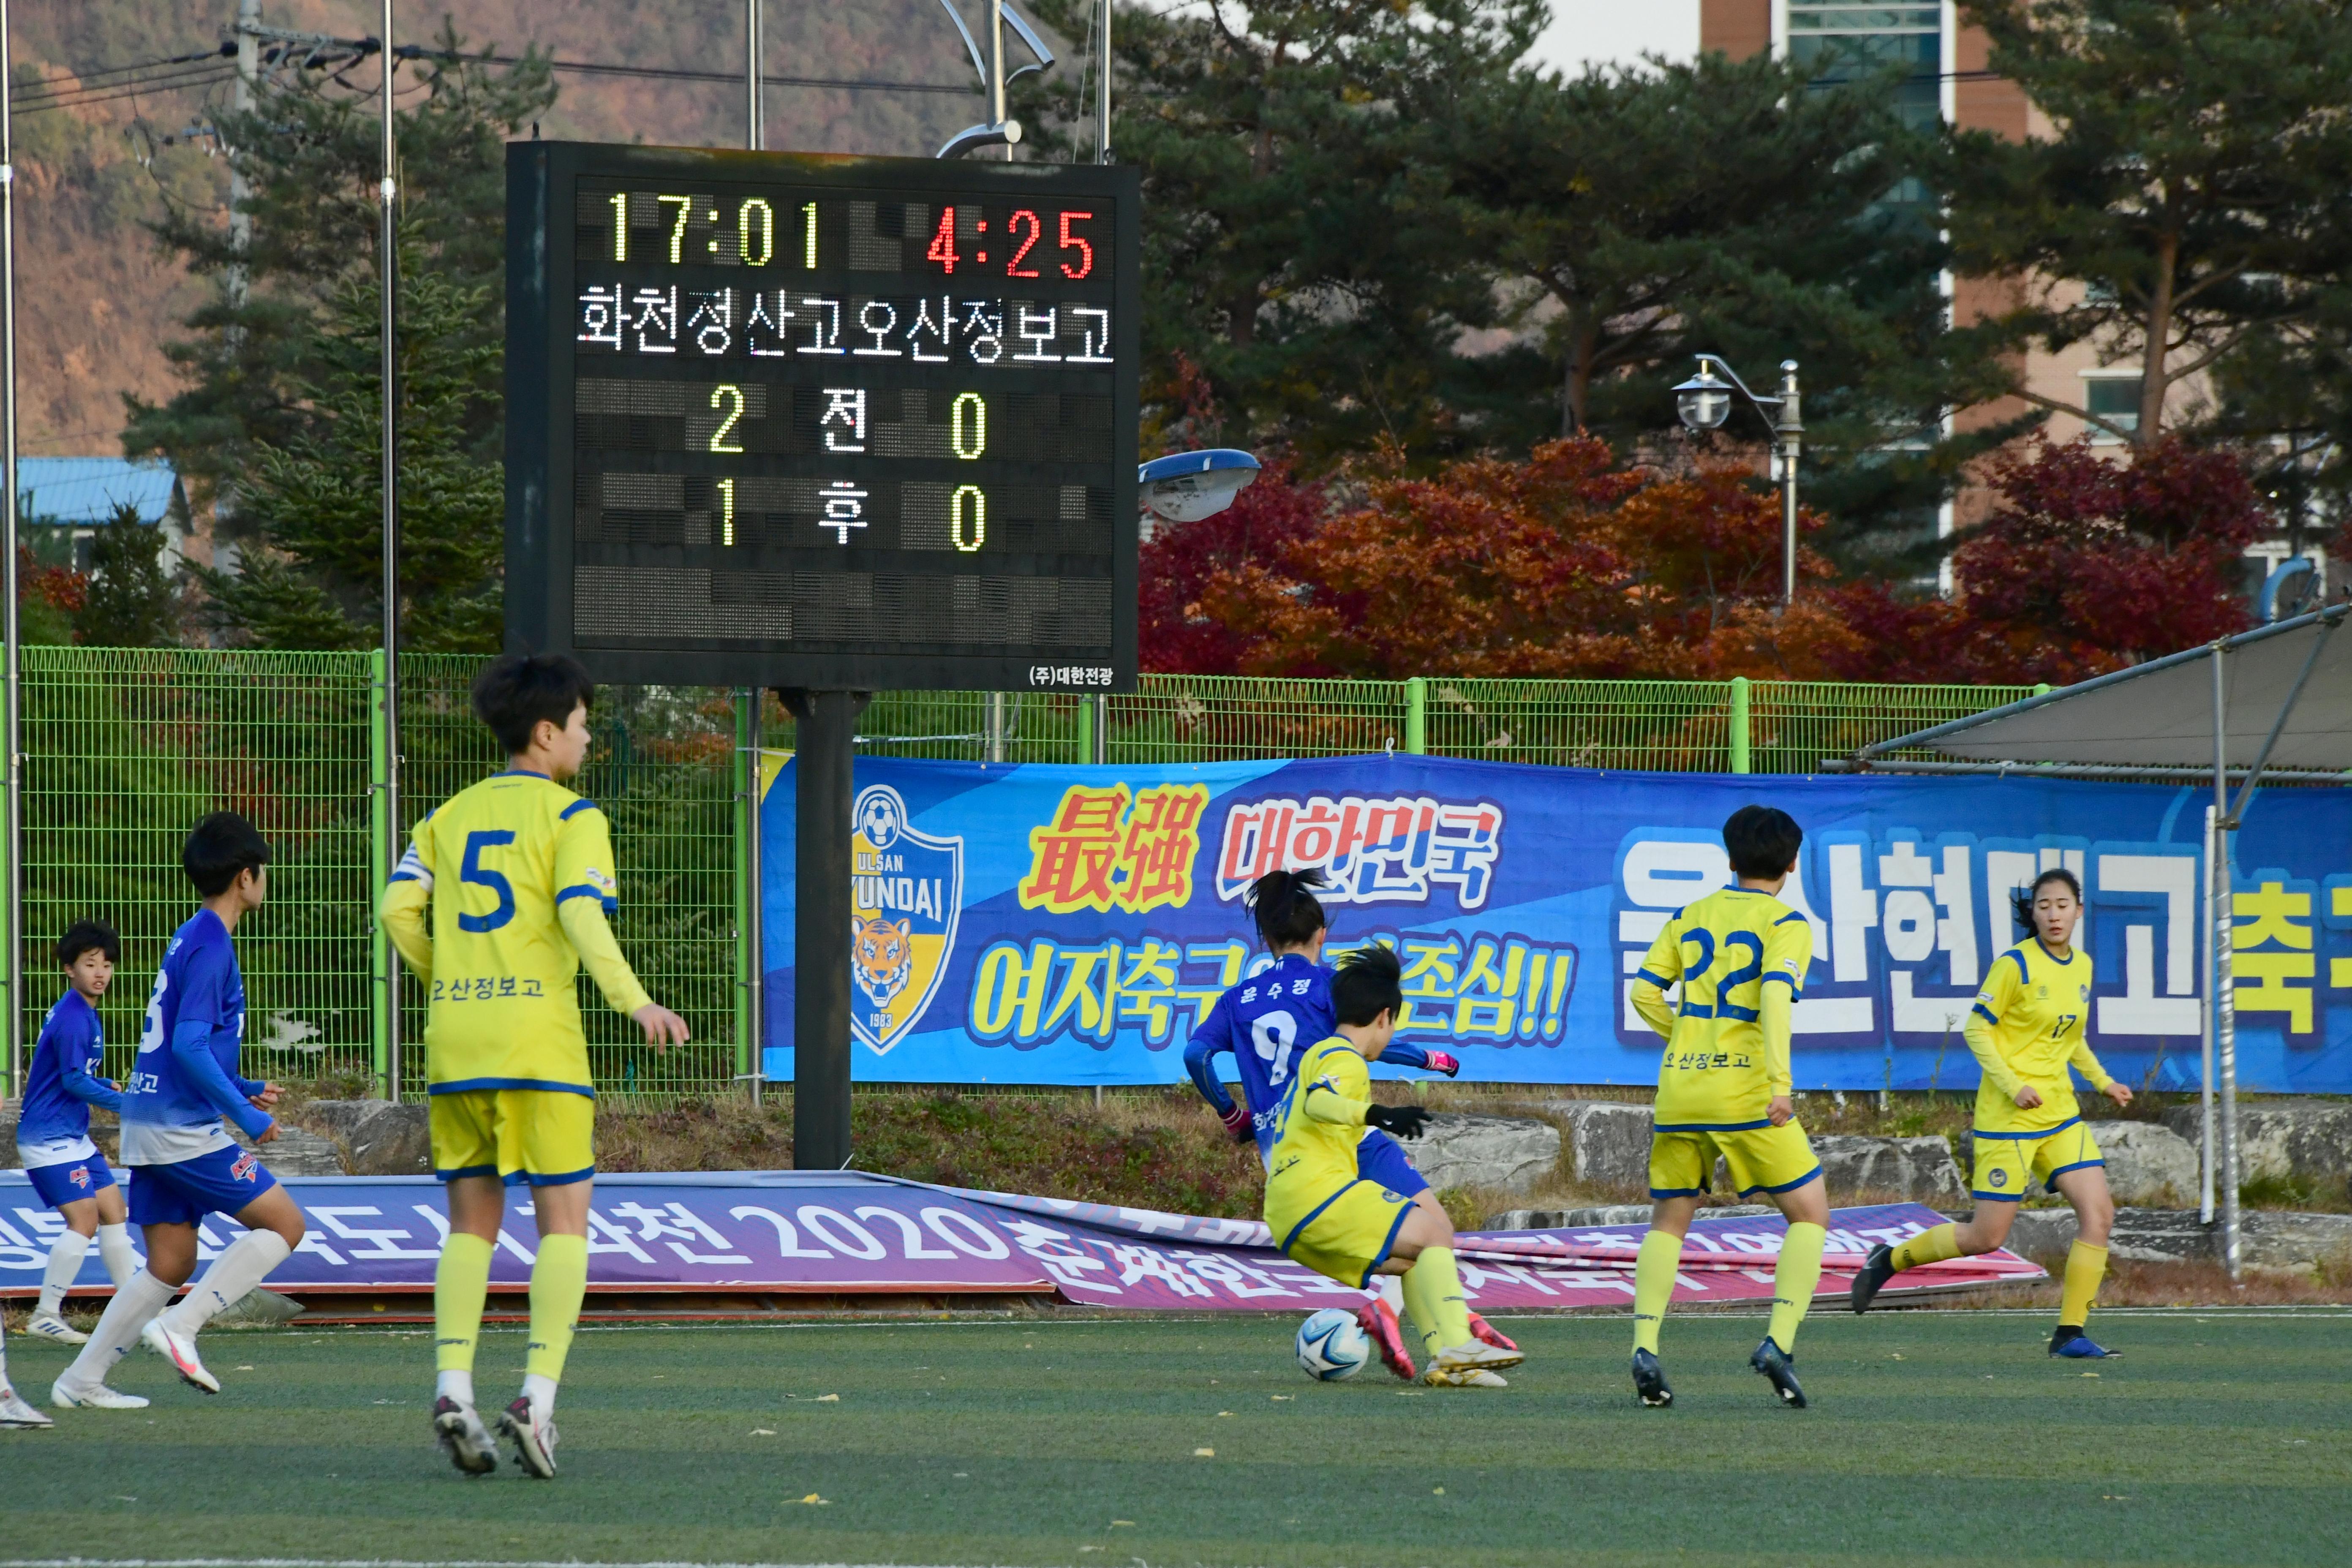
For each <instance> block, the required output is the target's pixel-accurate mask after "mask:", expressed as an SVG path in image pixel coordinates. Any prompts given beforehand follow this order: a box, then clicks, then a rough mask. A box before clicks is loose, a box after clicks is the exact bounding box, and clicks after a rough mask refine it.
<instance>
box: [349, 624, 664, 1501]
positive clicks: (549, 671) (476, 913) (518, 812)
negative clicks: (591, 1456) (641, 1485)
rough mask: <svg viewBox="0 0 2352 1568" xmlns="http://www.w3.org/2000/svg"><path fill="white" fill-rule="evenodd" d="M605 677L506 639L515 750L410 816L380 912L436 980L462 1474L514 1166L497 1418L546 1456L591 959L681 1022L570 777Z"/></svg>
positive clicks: (580, 1196)
mask: <svg viewBox="0 0 2352 1568" xmlns="http://www.w3.org/2000/svg"><path fill="white" fill-rule="evenodd" d="M595 695H596V688H595V686H594V684H593V682H592V681H590V680H589V679H588V672H587V671H586V670H584V669H583V668H581V667H580V666H579V665H578V664H577V663H575V662H574V661H572V659H569V658H561V657H556V656H551V655H542V656H539V657H536V658H526V657H523V656H521V655H517V654H509V655H508V656H506V657H505V658H500V659H499V660H497V661H496V662H495V663H493V664H491V665H490V667H489V668H487V669H485V670H483V671H482V673H481V675H480V676H479V677H478V679H476V680H475V682H474V711H475V713H476V714H477V715H478V716H479V717H480V719H481V721H482V722H483V723H485V724H487V725H488V726H489V729H490V731H491V732H492V733H493V734H495V735H496V736H497V737H498V739H499V745H500V746H502V747H503V748H504V749H505V750H506V752H507V766H506V770H505V771H504V772H502V773H492V774H491V775H490V776H489V777H488V778H486V779H483V780H482V781H481V782H479V783H478V784H474V785H473V786H472V787H470V788H468V789H466V790H463V791H461V792H459V793H458V794H457V795H452V796H451V797H450V798H449V799H448V800H446V801H445V802H443V803H442V805H441V807H440V809H438V810H436V811H435V812H433V813H431V814H430V815H428V816H426V817H425V820H424V821H422V822H420V823H418V824H417V825H416V830H415V836H414V838H413V841H412V843H411V844H410V847H409V850H408V853H407V855H406V856H405V857H404V858H402V860H401V862H400V867H399V869H398V870H396V871H395V872H394V874H393V879H392V885H391V886H390V887H389V888H387V889H385V890H384V899H383V921H384V925H385V927H386V929H388V930H389V931H390V932H391V933H392V940H393V942H394V944H395V945H397V946H398V947H399V949H400V954H401V956H402V957H403V958H404V959H406V960H407V961H408V964H409V967H411V968H412V969H414V970H415V972H416V975H417V979H418V981H419V982H420V983H421V984H423V985H424V986H425V991H426V994H427V996H428V998H429V1009H430V1010H429V1011H428V1012H427V1014H426V1016H425V1017H426V1022H425V1054H426V1058H427V1062H428V1070H429V1073H430V1079H431V1087H432V1135H433V1166H434V1173H435V1174H436V1175H437V1176H439V1177H440V1178H441V1180H442V1181H444V1182H445V1183H446V1184H448V1195H449V1236H448V1239H447V1240H446V1241H445V1242H444V1243H443V1244H442V1248H441V1263H440V1268H439V1270H438V1272H437V1274H436V1277H435V1281H434V1288H433V1312H434V1330H435V1333H434V1337H435V1341H436V1346H437V1349H436V1362H437V1363H438V1366H439V1380H438V1386H437V1388H436V1394H435V1399H434V1405H433V1428H434V1432H435V1435H436V1437H437V1438H438V1439H439V1441H440V1443H441V1445H442V1447H444V1448H446V1450H447V1451H448V1454H449V1457H450V1458H451V1460H452V1461H453V1462H454V1463H455V1464H456V1465H457V1468H459V1469H461V1470H463V1471H465V1472H466V1473H467V1474H468V1475H482V1474H485V1473H487V1472H488V1471H490V1470H493V1469H495V1468H498V1449H497V1447H496V1446H495V1445H494V1444H493V1443H492V1441H491V1438H490V1436H489V1434H488V1430H487V1429H486V1428H485V1427H484V1426H483V1425H482V1420H481V1417H480V1416H479V1415H478V1414H477V1413H476V1411H475V1408H474V1345H475V1342H476V1341H477V1340H478V1338H479V1337H480V1335H481V1327H482V1302H483V1298H484V1296H485V1295H486V1294H487V1292H488V1287H489V1279H490V1257H491V1253H492V1251H493V1250H494V1249H495V1247H497V1245H498V1237H499V1225H500V1223H501V1222H502V1221H503V1220H504V1219H505V1217H506V1184H507V1183H509V1182H515V1183H518V1184H528V1185H529V1186H530V1189H531V1202H532V1205H533V1212H534V1214H535V1215H536V1216H537V1219H538V1224H539V1237H540V1241H539V1256H538V1258H537V1260H536V1261H535V1262H534V1263H533V1264H532V1265H531V1271H530V1351H529V1352H528V1360H527V1362H526V1368H527V1371H526V1375H525V1376H524V1378H523V1392H522V1394H521V1395H520V1397H519V1398H517V1399H516V1400H515V1402H514V1403H513V1404H512V1405H509V1406H508V1407H507V1409H506V1411H505V1412H504V1414H503V1415H500V1416H499V1426H500V1428H501V1429H502V1430H504V1431H505V1433H506V1434H507V1436H509V1437H510V1438H512V1439H513V1441H514V1444H515V1449H516V1454H515V1462H516V1463H517V1464H519V1465H520V1466H521V1467H522V1468H524V1469H525V1470H526V1471H528V1472H529V1473H530V1474H531V1475H533V1476H537V1477H539V1478H541V1479H547V1478H550V1477H552V1476H553V1475H554V1474H555V1421H554V1410H555V1385H556V1382H557V1380H558V1379H559V1378H560V1377H562V1373H563V1360H564V1355H565V1353H566V1352H568V1351H569V1350H570V1349H571V1345H572V1328H573V1325H574V1324H575V1323H577V1321H579V1317H580V1302H581V1299H582V1297H583V1294H584V1293H585V1292H586V1289H587V1284H588V1194H589V1189H590V1184H591V1181H592V1179H593V1177H594V1176H595V1174H596V1157H595V1153H594V1151H593V1146H592V1144H591V1141H590V1131H591V1129H592V1128H593V1124H594V1120H595V1092H596V1091H595V1088H594V1085H593V1083H592V1082H591V1080H590V1079H589V1076H588V1041H587V1037H586V1036H585V1035H584V1034H583V1033H582V1031H581V1026H580V1004H579V1001H578V997H577V977H578V975H579V973H580V968H581V966H582V965H583V963H584V964H585V965H586V966H587V969H588V973H590V974H591V975H593V977H594V978H595V981H596V984H597V986H598V987H599V988H600V989H601V990H602V991H603V992H604V999H605V1001H607V1002H608V1003H610V1004H611V1005H612V1006H613V1007H614V1010H615V1011H617V1012H621V1013H625V1014H627V1015H628V1016H630V1017H632V1018H634V1019H635V1020H636V1022H637V1024H638V1026H640V1027H641V1028H643V1029H644V1030H645V1035H646V1043H647V1044H648V1045H650V1046H652V1047H654V1049H655V1050H656V1051H661V1050H664V1049H667V1047H669V1046H670V1045H671V1044H672V1043H676V1044H678V1045H684V1044H685V1043H686V1037H687V1033H686V1022H685V1020H683V1019H681V1018H680V1017H679V1016H677V1014H675V1013H673V1012H671V1011H669V1010H668V1009H667V1008H666V1007H663V1006H661V1005H658V1004H657V1003H656V1002H654V1001H653V1000H652V999H651V998H650V997H648V996H647V995H646V990H645V987H644V986H642V985H640V984H637V979H636V976H635V974H633V973H630V971H629V965H628V961H627V960H625V959H624V958H623V957H622V956H621V950H620V947H619V945H618V944H617V943H615V942H614V940H613V931H612V928H611V927H610V926H609V925H607V924H606V923H605V921H604V917H605V914H606V913H607V912H608V911H610V910H612V909H613V908H614V903H615V896H616V894H617V892H618V887H617V884H616V883H615V881H614V874H613V840H612V831H611V828H610V827H609V826H608V825H607V824H606V822H605V820H604V813H603V812H601V811H599V810H597V809H596V804H595V802H593V801H590V800H583V799H582V798H581V797H580V796H579V795H574V794H572V792H571V791H570V790H568V789H566V788H564V787H563V784H562V781H563V780H565V779H569V778H571V777H572V776H573V775H575V774H576V773H579V771H580V768H581V764H582V763H584V762H585V761H586V760H587V757H588V743H589V734H588V705H589V703H590V702H592V701H593V700H594V699H595ZM428 910H429V912H430V923H429V928H428V922H427V913H428Z"/></svg>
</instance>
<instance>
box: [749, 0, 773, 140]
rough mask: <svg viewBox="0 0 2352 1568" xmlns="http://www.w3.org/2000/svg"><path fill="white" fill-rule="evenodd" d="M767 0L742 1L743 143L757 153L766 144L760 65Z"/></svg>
mask: <svg viewBox="0 0 2352 1568" xmlns="http://www.w3.org/2000/svg"><path fill="white" fill-rule="evenodd" d="M766 8H767V6H766V0H743V92H744V105H743V145H744V146H746V147H748V148H750V149H751V151H752V152H754V153H757V152H759V151H760V149H761V146H762V145H764V143H765V138H766V135H767V124H768V116H767V110H766V108H765V107H764V106H763V105H762V104H761V101H760V67H761V62H762V61H763V60H765V59H766V58H767V54H768V51H767V37H766V29H765V23H766V17H765V16H764V15H763V13H764V12H765V10H766Z"/></svg>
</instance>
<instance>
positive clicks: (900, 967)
mask: <svg viewBox="0 0 2352 1568" xmlns="http://www.w3.org/2000/svg"><path fill="white" fill-rule="evenodd" d="M910 930H911V928H910V926H909V924H908V921H886V920H883V919H882V918H880V917H879V916H875V917H872V918H870V919H867V920H864V921H859V922H857V925H856V931H855V933H854V934H855V945H854V948H853V951H852V961H853V963H854V965H855V969H856V976H857V988H858V989H859V990H860V991H863V992H865V993H866V998H867V1000H869V1001H871V1002H872V1003H873V1004H874V1005H875V1006H877V1007H883V1008H887V1007H888V1006H889V1005H890V1004H891V1003H892V1002H894V1001H896V1000H898V993H900V992H901V991H904V990H905V989H906V988H907V981H908V977H909V976H911V975H912V974H913V973H914V970H915V950H914V944H913V943H912V942H909V941H908V934H909V931H910Z"/></svg>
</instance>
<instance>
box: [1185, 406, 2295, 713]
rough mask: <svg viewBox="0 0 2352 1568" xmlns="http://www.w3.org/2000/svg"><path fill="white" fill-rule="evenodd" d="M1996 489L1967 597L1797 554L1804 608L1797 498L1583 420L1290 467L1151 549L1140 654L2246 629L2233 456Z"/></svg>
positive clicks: (1505, 672) (2016, 638)
mask: <svg viewBox="0 0 2352 1568" xmlns="http://www.w3.org/2000/svg"><path fill="white" fill-rule="evenodd" d="M1992 483H1993V488H1994V489H1995V491H1996V493H1997V496H1998V498H1999V503H2000V504H1999V510H1998V511H1997V512H1996V513H1995V515H1994V517H1993V519H1992V521H1990V522H1988V523H1987V524H1986V525H1985V526H1984V527H1983V528H1982V529H1980V530H1979V531H1977V532H1976V533H1975V534H1973V535H1972V536H1970V537H1969V539H1968V540H1967V542H1964V543H1963V544H1962V545H1961V546H1960V547H1959V549H1958V551H1957V552H1955V555H1954V557H1953V567H1954V572H1955V574H1956V576H1957V578H1958V584H1959V592H1958V595H1955V597H1954V598H1953V599H1952V600H1949V601H1947V600H1943V599H1937V598H1923V599H1913V598H1907V597H1904V596H1902V595H1897V594H1896V593H1895V592H1894V591H1893V590H1892V589H1890V588H1889V587H1888V586H1887V585H1885V584H1877V583H1860V584H1843V585H1836V584H1832V572H1831V569H1830V567H1829V566H1828V564H1827V563H1825V562H1823V561H1822V560H1821V559H1820V558H1819V557H1818V556H1816V555H1814V554H1813V553H1812V552H1810V551H1801V552H1800V555H1799V560H1798V582H1799V595H1798V599H1797V603H1796V604H1795V605H1793V606H1790V607H1787V608H1783V607H1782V606H1781V605H1780V506H1779V502H1778V500H1777V499H1776V498H1775V497H1774V496H1773V495H1772V494H1771V493H1770V492H1769V491H1767V490H1764V489H1760V488H1759V487H1758V486H1757V485H1756V484H1755V483H1754V480H1753V478H1752V476H1751V475H1750V474H1748V472H1747V471H1746V470H1744V469H1740V468H1729V467H1712V468H1699V469H1697V470H1696V471H1693V472H1689V473H1684V474H1672V475H1669V474H1664V473H1661V472H1659V471H1658V470H1655V469H1651V468H1622V467H1620V466H1619V465H1618V464H1617V463H1616V461H1615V459H1614V458H1612V455H1611V453H1610V451H1609V449H1608V447H1606V446H1605V445H1604V444H1603V443H1601V442H1600V441H1598V440H1594V439H1591V438H1589V437H1587V438H1579V439H1574V440H1566V441H1555V442H1550V443H1548V444H1546V445H1544V446H1541V447H1537V448H1536V450H1535V452H1534V453H1533V455H1532V456H1531V457H1530V458H1528V460H1527V461H1525V462H1504V461H1500V460H1496V459H1491V458H1482V459H1477V460H1474V461H1470V462H1465V463H1459V464H1456V465H1454V466H1453V467H1450V468H1445V469H1444V470H1443V471H1441V472H1440V473H1438V474H1437V475H1435V476H1434V477H1433V478H1429V479H1399V478H1391V479H1376V480H1373V481H1371V482H1370V483H1369V484H1368V485H1367V486H1366V487H1365V489H1364V494H1365V500H1364V501H1363V503H1362V504H1360V505H1357V506H1352V507H1346V508H1334V507H1333V506H1332V505H1331V498H1330V495H1329V494H1328V492H1326V491H1325V490H1323V489H1319V488H1318V487H1314V486H1306V485H1300V484H1297V483H1296V482H1294V481H1293V479H1291V478H1290V476H1289V475H1288V474H1287V473H1286V471H1283V470H1281V469H1279V468H1273V469H1269V471H1268V473H1267V475H1266V477H1265V478H1264V479H1260V480H1259V481H1258V483H1257V485H1256V486H1255V487H1253V488H1252V489H1248V490H1244V492H1242V499H1241V501H1240V503H1238V504H1237V505H1236V506H1235V507H1234V509H1233V510H1231V511H1230V512H1227V513H1225V514H1223V516H1222V517H1219V518H1213V519H1210V520H1208V521H1204V522H1200V523H1192V524H1187V525H1182V526H1180V527H1176V528H1170V529H1164V530H1163V531H1161V532H1160V533H1159V534H1158V535H1156V536H1155V538H1154V539H1153V541H1152V542H1151V544H1150V545H1149V546H1148V547H1147V548H1146V551H1145V557H1144V579H1145V588H1144V606H1143V607H1144V633H1143V644H1144V651H1145V666H1146V668H1153V669H1163V670H1190V671H1193V672H1196V673H1204V674H1210V673H1213V674H1265V675H1294V676H1310V675H1313V676H1350V677H1359V678H1365V679H1400V678H1402V677H1405V676H1411V675H1460V676H1479V675H1485V676H1549V677H1572V676H1585V677H1654V678H1668V679H1673V678H1681V679H1725V678H1727V677H1729V676H1734V675H1746V676H1750V677H1754V678H1759V679H1841V680H1884V681H1927V682H1937V683H1940V682H1952V681H1990V682H2027V681H2035V680H2048V681H2051V682H2053V684H2056V683H2063V682H2065V681H2071V680H2077V679H2083V678H2084V677H2085V676H2087V675H2092V674H2096V673H2099V672H2101V671H2104V670H2107V669H2114V668H2121V667H2122V666H2124V665H2126V664H2129V663H2133V662H2135V661H2137V660H2138V659H2141V658H2147V657H2149V656H2151V655H2153V654H2158V653H2165V652H2169V651H2171V650H2173V649H2175V648H2179V647H2189V646H2192V645H2194V644H2196V643H2198V642H2201V641H2205V640H2208V639H2210V638H2211V637H2216V636H2220V635H2221V634H2223V633H2226V632H2229V631H2233V630H2237V629H2239V628H2240V627H2242V626H2244V625H2245V624H2246V622H2247V620H2248V618H2249V617H2248V615H2247V611H2246V608H2245V605H2244V604H2243V603H2242V600H2241V599H2240V597H2239V596H2238V594H2237V590H2236V584H2235V581H2234V574H2235V572H2236V570H2237V567H2236V563H2237V560H2238V557H2239V555H2240V552H2242V550H2243V549H2244V547H2245V545H2246V543H2247V542H2249V541H2251V540H2252V538H2253V537H2255V535H2256V534H2257V533H2259V532H2260V531H2261V530H2262V528H2263V513H2262V510H2261V507H2260V503H2259V500H2258V499H2257V497H2256V496H2255V494H2254V491H2253V489H2252V485H2251V484H2249V483H2248V481H2247V479H2246V477H2245V472H2244V470H2243V468H2242V467H2241V466H2240V465H2239V464H2238V462H2237V460H2236V459H2235V458H2232V457H2231V456H2229V455H2228V454H2227V453H2221V452H2213V451H2200V450H2197V449H2194V448H2191V447H2187V446H2185V445H2184V444H2182V443H2180V442H2179V441H2175V440H2168V441H2164V442H2161V443H2158V445H2156V446H2153V447H2148V448H2147V449H2145V450H2143V451H2141V452H2139V453H2137V454H2136V456H2135V458H2134V460H2133V461H2132V462H2131V463H2129V464H2128V465H2121V464H2116V463H2111V462H2109V461H2108V460H2107V459H2106V458H2104V457H2102V456H2100V455H2098V454H2096V453H2095V452H2094V451H2092V449H2091V448H2089V447H2085V446H2081V445H2077V446H2072V447H2051V446H2043V447H2038V448H2036V449H2034V450H2032V451H2031V452H2029V453H2027V454H2024V455H2022V456H2020V457H2018V458H2013V459H2011V461H2009V462H2007V463H2005V464H2003V465H2002V466H2000V468H1997V469H1996V470H1995V471H1994V473H1993V475H1992ZM1800 526H1801V530H1803V531H1811V530H1812V529H1814V528H1817V527H1819V526H1820V520H1819V519H1817V518H1814V517H1811V516H1810V515H1807V516H1804V517H1801V520H1800Z"/></svg>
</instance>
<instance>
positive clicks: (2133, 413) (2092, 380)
mask: <svg viewBox="0 0 2352 1568" xmlns="http://www.w3.org/2000/svg"><path fill="white" fill-rule="evenodd" d="M2083 406H2084V408H2087V409H2089V410H2090V411H2091V412H2092V413H2093V414H2095V415H2096V416H2098V417H2100V418H2102V419H2104V420H2105V421H2106V422H2107V423H2108V424H2109V425H2111V426H2114V427H2115V428H2116V430H2121V431H2125V432H2126V433H2128V432H2130V431H2134V430H2137V429H2138V428H2139V373H2138V372H2137V371H2134V372H2132V373H2131V374H2128V375H2094V376H2086V377H2085V378H2084V382H2083ZM2091 439H2092V440H2093V441H2094V442H2099V441H2116V440H2120V439H2122V437H2119V436H2116V435H2114V434H2112V433H2111V432H2109V431H2107V430H2105V429H2102V428H2100V427H2099V426H2092V427H2091Z"/></svg>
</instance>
